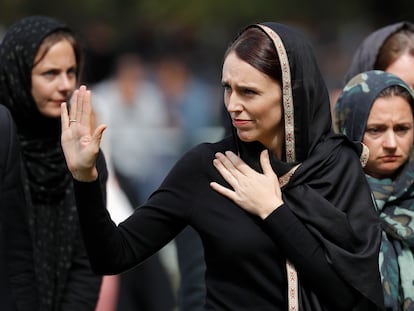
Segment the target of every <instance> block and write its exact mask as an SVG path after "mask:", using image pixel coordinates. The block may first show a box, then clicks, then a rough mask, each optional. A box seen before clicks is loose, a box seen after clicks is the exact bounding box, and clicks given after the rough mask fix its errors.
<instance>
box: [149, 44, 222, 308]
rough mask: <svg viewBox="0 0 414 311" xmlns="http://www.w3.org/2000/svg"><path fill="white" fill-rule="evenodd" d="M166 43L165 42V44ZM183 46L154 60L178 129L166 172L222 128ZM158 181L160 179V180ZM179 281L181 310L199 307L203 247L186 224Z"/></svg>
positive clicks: (179, 245)
mask: <svg viewBox="0 0 414 311" xmlns="http://www.w3.org/2000/svg"><path fill="white" fill-rule="evenodd" d="M167 46H168V45H167ZM182 49H183V47H176V46H174V45H173V44H170V45H169V46H168V48H167V49H165V50H164V51H162V52H160V53H159V54H158V55H157V57H156V61H155V67H156V71H155V72H156V75H155V77H156V81H157V82H158V84H159V87H160V90H161V93H162V95H163V98H164V103H165V106H166V111H167V114H168V121H169V128H171V129H174V131H175V132H177V134H178V135H177V136H176V140H175V141H174V140H172V139H171V140H170V141H169V143H170V144H174V145H177V146H180V149H179V150H178V152H177V153H176V154H175V156H174V158H173V159H172V161H169V162H170V165H168V166H166V167H165V174H164V175H166V174H167V172H168V171H169V170H170V169H171V167H172V164H173V163H174V162H175V161H177V160H178V159H179V158H180V157H181V155H182V154H184V153H185V152H186V151H188V150H189V149H190V148H192V147H194V146H195V145H197V144H199V143H201V142H205V141H216V140H217V139H218V138H220V134H221V133H222V129H221V128H220V127H217V126H216V124H217V123H218V122H217V119H218V117H217V115H218V111H219V107H218V105H216V104H215V103H217V101H218V100H217V99H218V96H216V95H217V91H216V90H215V89H214V88H213V87H212V86H211V85H210V84H209V83H208V82H207V81H205V80H204V79H202V78H201V77H199V76H198V75H197V74H196V73H195V71H193V70H192V67H191V64H190V60H189V59H188V57H187V55H186V54H185V53H184V52H183V51H182ZM160 182H161V180H160ZM174 241H175V246H176V252H177V263H178V268H179V276H180V282H179V286H178V292H177V303H178V307H179V310H181V311H196V310H201V309H202V307H203V304H204V297H205V295H206V289H205V277H204V274H205V261H204V250H203V245H202V242H201V239H200V237H199V236H198V234H197V232H196V231H195V230H194V229H192V228H191V227H189V226H188V227H186V228H185V229H184V230H183V231H182V232H181V233H180V234H178V235H177V237H176V238H175V240H174Z"/></svg>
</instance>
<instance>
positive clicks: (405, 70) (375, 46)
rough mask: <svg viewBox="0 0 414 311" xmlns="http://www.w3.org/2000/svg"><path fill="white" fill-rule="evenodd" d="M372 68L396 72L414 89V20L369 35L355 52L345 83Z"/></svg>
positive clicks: (391, 25) (380, 29)
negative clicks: (413, 21)
mask: <svg viewBox="0 0 414 311" xmlns="http://www.w3.org/2000/svg"><path fill="white" fill-rule="evenodd" d="M368 70H382V71H387V72H390V73H393V74H395V75H397V76H398V77H400V78H401V79H403V80H404V81H405V82H406V83H407V84H408V85H409V86H410V87H411V88H414V24H413V23H411V22H407V21H403V22H398V23H395V24H390V25H387V26H384V27H382V28H379V29H377V30H376V31H374V32H372V33H371V34H370V35H368V36H367V37H366V38H365V39H364V41H363V42H362V43H361V44H360V46H359V47H358V48H357V50H356V51H355V53H354V56H353V59H352V62H351V65H350V67H349V69H348V72H347V73H346V75H345V83H346V82H348V81H349V80H350V79H351V78H353V77H354V76H356V75H357V74H358V73H361V72H364V71H368Z"/></svg>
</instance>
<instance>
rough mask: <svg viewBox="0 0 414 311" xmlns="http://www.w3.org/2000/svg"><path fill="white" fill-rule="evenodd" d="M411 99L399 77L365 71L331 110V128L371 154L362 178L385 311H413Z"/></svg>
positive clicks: (413, 125) (412, 95) (413, 100)
mask: <svg viewBox="0 0 414 311" xmlns="http://www.w3.org/2000/svg"><path fill="white" fill-rule="evenodd" d="M413 111H414V93H413V92H412V90H411V89H410V87H409V86H408V85H407V84H406V83H405V82H403V81H402V80H401V79H400V78H398V77H397V76H395V75H393V74H390V73H386V72H383V71H367V72H364V73H361V74H359V75H357V76H355V77H354V78H353V79H351V80H350V81H349V82H348V84H347V85H346V86H345V88H344V89H343V91H342V94H341V95H340V97H339V98H338V101H337V103H336V106H335V110H334V115H335V126H336V128H337V130H338V131H339V132H341V133H343V134H346V135H347V136H348V137H349V138H350V139H352V140H353V141H359V142H362V143H364V144H365V145H366V146H367V147H368V149H369V156H368V158H367V159H368V161H367V163H366V166H365V168H364V169H365V173H366V176H367V178H368V182H369V184H370V186H371V189H372V192H373V195H374V197H375V201H376V203H377V204H376V205H377V211H378V214H379V216H380V219H381V221H382V228H383V233H382V244H381V251H380V256H379V266H380V272H381V276H382V284H383V291H384V299H385V306H386V310H392V311H400V310H401V311H402V310H404V311H409V310H414V270H413V267H414V254H413V251H414V174H413V172H414V151H413V135H414V134H413V130H414V123H413Z"/></svg>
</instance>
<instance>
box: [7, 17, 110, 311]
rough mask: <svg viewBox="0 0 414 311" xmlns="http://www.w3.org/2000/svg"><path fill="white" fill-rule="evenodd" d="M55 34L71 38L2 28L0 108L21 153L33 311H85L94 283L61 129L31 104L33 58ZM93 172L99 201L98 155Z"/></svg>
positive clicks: (34, 28) (38, 24) (57, 26)
mask: <svg viewBox="0 0 414 311" xmlns="http://www.w3.org/2000/svg"><path fill="white" fill-rule="evenodd" d="M56 32H64V33H65V34H66V35H67V36H71V37H72V38H74V35H73V33H72V32H71V30H70V29H69V28H68V27H67V26H66V25H65V24H63V23H61V22H59V21H56V20H54V19H52V18H49V17H44V16H30V17H26V18H23V19H21V20H20V21H18V22H17V23H15V24H14V25H12V26H10V27H9V29H8V30H7V33H6V35H5V37H4V39H3V41H2V42H1V45H0V102H1V103H2V104H4V105H5V106H6V107H7V108H8V109H9V110H10V112H11V114H12V116H13V119H14V122H15V124H16V126H17V132H18V138H19V142H20V147H21V153H22V166H23V167H24V170H23V173H24V174H25V176H24V187H25V189H24V190H25V195H26V197H27V202H28V204H29V210H28V218H29V224H30V232H31V237H32V241H33V252H34V265H35V266H34V267H35V275H36V284H35V285H36V288H37V289H38V291H39V309H40V310H41V311H72V310H82V311H88V310H89V311H93V310H94V309H95V306H96V302H97V299H98V295H99V291H100V285H101V280H102V277H101V276H98V275H96V274H94V273H93V272H92V270H91V268H90V265H89V260H88V258H87V255H86V251H85V249H84V245H83V241H82V238H81V235H80V229H79V222H78V217H77V211H76V206H75V199H74V194H73V187H72V181H71V175H70V172H69V170H68V168H67V165H66V162H65V158H64V155H63V151H62V147H61V143H60V135H61V121H60V118H59V117H55V118H53V117H47V116H44V115H43V114H42V113H40V111H39V109H38V108H37V105H36V102H35V100H34V98H33V96H32V85H31V76H32V68H33V64H34V59H35V56H36V54H37V51H38V49H39V47H40V46H41V44H42V42H43V40H44V39H45V38H46V37H48V36H49V35H51V34H53V33H56ZM74 52H75V49H74ZM75 54H77V53H75ZM76 57H77V59H76V61H77V65H78V66H80V59H79V58H78V55H76ZM70 95H71V94H70V92H69V91H68V94H67V96H70ZM97 167H98V171H99V174H100V181H101V187H102V193H103V196H104V195H105V183H106V179H107V171H106V164H105V159H104V157H103V155H102V154H100V155H99V157H98V163H97ZM32 310H33V309H32Z"/></svg>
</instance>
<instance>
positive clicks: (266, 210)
mask: <svg viewBox="0 0 414 311" xmlns="http://www.w3.org/2000/svg"><path fill="white" fill-rule="evenodd" d="M283 204H284V202H283V201H278V202H276V204H275V203H273V204H272V205H269V207H268V208H264V209H262V212H261V213H260V215H259V216H260V218H261V219H263V220H264V219H266V218H267V217H268V216H269V215H270V214H272V213H273V212H274V211H275V210H277V209H278V208H279V207H280V206H282V205H283Z"/></svg>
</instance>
